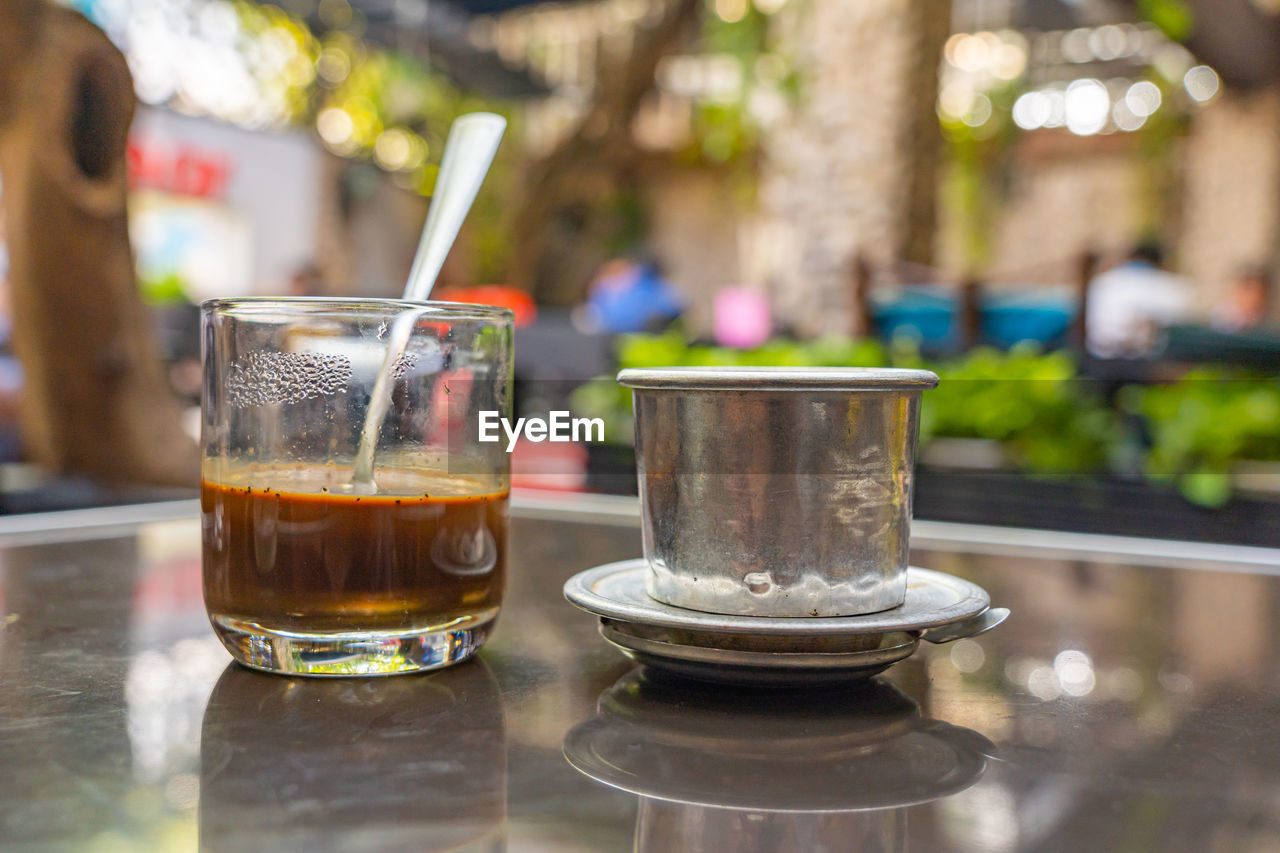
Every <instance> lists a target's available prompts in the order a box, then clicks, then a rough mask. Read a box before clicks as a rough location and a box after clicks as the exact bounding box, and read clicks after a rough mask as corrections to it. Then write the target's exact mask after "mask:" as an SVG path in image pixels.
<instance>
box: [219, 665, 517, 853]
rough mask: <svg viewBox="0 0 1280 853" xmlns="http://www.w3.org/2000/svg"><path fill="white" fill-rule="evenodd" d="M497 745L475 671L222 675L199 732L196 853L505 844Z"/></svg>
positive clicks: (498, 733)
mask: <svg viewBox="0 0 1280 853" xmlns="http://www.w3.org/2000/svg"><path fill="white" fill-rule="evenodd" d="M506 816H507V765H506V736H505V723H504V719H503V710H502V704H501V700H500V698H499V693H498V684H497V681H496V680H495V679H494V677H493V674H492V673H491V672H490V671H489V668H488V667H487V666H485V665H484V663H483V662H480V661H478V662H476V664H474V665H472V666H465V667H459V668H457V669H452V670H448V671H445V672H440V673H436V674H434V675H431V676H429V677H426V678H400V679H395V680H393V681H390V682H387V681H379V682H376V683H374V682H370V681H360V680H352V679H341V680H339V679H333V680H324V681H299V680H294V679H291V680H285V679H278V678H269V677H267V676H264V675H261V674H259V673H256V672H249V671H247V670H245V669H242V668H240V667H237V666H231V667H228V668H227V669H226V671H225V672H224V673H223V674H222V677H221V679H219V681H218V684H217V686H216V687H215V688H214V690H213V694H212V695H211V696H210V697H209V703H208V705H207V706H206V708H205V712H204V723H203V726H202V729H201V734H200V849H201V850H202V851H205V853H216V851H224V850H226V851H239V850H285V849H288V850H361V851H364V850H422V851H429V850H440V851H443V850H450V851H473V852H474V853H478V851H499V850H503V849H505V847H506Z"/></svg>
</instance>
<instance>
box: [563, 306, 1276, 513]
mask: <svg viewBox="0 0 1280 853" xmlns="http://www.w3.org/2000/svg"><path fill="white" fill-rule="evenodd" d="M618 355H619V363H620V366H622V367H667V366H733V365H742V366H768V365H775V366H831V367H840V366H845V367H850V366H857V367H885V366H893V367H926V368H930V369H932V370H934V371H935V372H937V374H938V376H939V377H940V378H941V380H942V381H941V383H940V384H939V385H938V388H937V389H936V390H934V391H930V392H929V393H928V394H926V395H925V396H924V405H923V407H922V410H921V427H920V437H921V442H922V443H926V442H928V441H930V440H932V439H934V438H944V437H946V438H976V439H986V440H990V441H995V442H998V443H999V444H1000V446H1001V447H1002V448H1003V450H1004V452H1005V454H1006V456H1007V458H1008V459H1009V461H1010V463H1011V464H1012V465H1013V466H1014V467H1015V468H1017V469H1018V470H1021V471H1025V472H1027V473H1030V474H1035V475H1043V476H1063V475H1080V474H1104V473H1106V472H1107V471H1108V470H1110V469H1112V468H1113V467H1119V463H1120V461H1121V460H1122V459H1123V457H1124V455H1125V453H1126V452H1127V451H1129V450H1131V449H1132V445H1133V444H1134V443H1135V436H1134V435H1133V434H1132V431H1131V430H1127V429H1126V427H1125V424H1124V423H1123V416H1124V414H1125V413H1126V412H1127V413H1128V414H1130V415H1133V416H1137V417H1138V418H1140V420H1141V422H1142V423H1144V424H1145V425H1146V427H1147V430H1148V431H1149V433H1150V436H1149V437H1150V447H1149V448H1147V449H1145V450H1144V451H1142V453H1141V456H1142V458H1141V467H1142V470H1143V472H1144V473H1145V475H1146V476H1147V477H1148V478H1149V479H1150V480H1151V481H1152V482H1156V483H1171V484H1174V485H1176V487H1177V488H1178V489H1179V490H1180V491H1181V493H1182V494H1183V495H1184V496H1185V497H1186V499H1187V500H1189V501H1191V502H1192V503H1195V504H1198V505H1201V506H1208V507H1214V506H1221V505H1222V504H1224V503H1226V502H1227V501H1228V500H1229V499H1230V497H1231V482H1232V481H1231V475H1232V472H1233V469H1234V468H1235V466H1236V465H1237V464H1238V463H1240V462H1242V461H1254V460H1256V461H1264V462H1266V461H1280V379H1276V378H1274V377H1273V378H1266V379H1259V378H1248V377H1240V376H1231V375H1228V374H1225V373H1222V372H1220V371H1212V370H1206V369H1202V370H1196V371H1192V372H1190V373H1188V374H1187V375H1186V376H1184V377H1183V378H1182V379H1180V380H1179V381H1177V382H1174V383H1171V384H1167V385H1152V386H1136V385H1135V386H1127V387H1125V388H1123V389H1121V393H1120V403H1121V410H1119V411H1117V410H1113V409H1111V408H1109V407H1107V406H1106V405H1105V403H1104V402H1103V400H1102V399H1101V398H1100V397H1099V396H1098V395H1097V394H1096V393H1094V392H1093V390H1092V389H1091V388H1090V387H1089V386H1088V384H1087V383H1085V382H1083V381H1082V380H1081V379H1080V377H1079V376H1078V375H1077V372H1076V367H1075V362H1074V360H1073V359H1072V357H1071V355H1070V354H1068V353H1066V352H1051V353H1041V352H1039V351H1038V350H1037V349H1036V348H1035V347H1033V346H1017V347H1014V348H1013V349H1011V350H1009V351H1008V352H1001V351H999V350H994V349H989V348H979V349H976V350H973V351H971V352H969V353H968V354H966V355H964V356H962V357H960V358H956V359H950V360H944V361H941V362H939V363H934V364H931V363H926V362H924V361H923V360H922V359H921V357H920V355H919V353H918V351H917V350H916V349H915V348H914V346H913V345H911V344H910V343H909V342H906V341H897V342H895V343H894V344H892V345H891V346H890V347H888V348H886V347H885V346H884V345H883V344H881V343H879V342H878V341H875V340H850V339H847V338H826V339H821V340H817V341H809V342H794V341H785V340H775V341H770V342H768V343H766V344H764V345H763V346H760V347H757V348H755V349H750V350H734V349H726V348H723V347H712V346H691V345H689V344H688V343H686V342H685V339H684V337H683V335H682V334H681V333H680V332H678V331H673V332H667V333H665V334H662V335H629V336H626V337H624V338H622V339H621V340H620V342H619V347H618ZM573 406H574V409H575V411H576V413H577V414H579V415H586V416H588V417H599V418H603V419H604V421H605V424H606V436H605V438H606V440H607V441H611V442H617V443H626V444H629V443H631V441H632V421H631V392H630V390H629V389H626V388H623V387H621V386H620V385H618V384H617V383H616V382H615V381H614V380H613V379H612V378H602V379H598V380H595V381H593V382H591V383H588V384H586V385H584V386H582V387H581V388H579V389H578V390H577V391H575V392H574V395H573Z"/></svg>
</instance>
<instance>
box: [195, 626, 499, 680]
mask: <svg viewBox="0 0 1280 853" xmlns="http://www.w3.org/2000/svg"><path fill="white" fill-rule="evenodd" d="M495 616H496V610H495V611H494V612H492V613H486V614H483V615H480V616H475V617H471V618H469V619H465V620H463V619H460V620H455V621H454V622H451V623H449V624H447V625H432V626H429V627H426V628H420V629H416V630H406V631H366V632H359V631H354V632H344V633H331V632H324V633H306V632H303V631H280V630H273V629H269V628H265V627H263V626H262V625H259V624H258V623H256V622H250V621H247V620H243V619H237V618H234V617H231V616H220V615H217V614H210V616H209V621H210V622H211V623H212V624H213V629H214V631H215V632H216V633H217V634H218V639H220V640H221V641H222V645H224V646H226V648H227V651H229V652H231V656H232V657H233V658H235V659H236V660H237V661H238V662H239V663H242V664H244V665H245V666H247V667H250V668H252V669H258V670H262V671H263V672H271V673H276V674H278V675H305V676H318V677H329V678H345V677H350V676H362V677H363V676H370V675H408V674H410V673H414V672H426V671H428V670H433V669H440V668H442V667H446V666H450V665H452V664H455V663H461V662H462V661H464V660H467V659H468V658H470V657H471V656H472V655H474V654H475V653H476V652H477V651H479V650H480V647H481V646H483V645H484V642H485V640H487V639H488V638H489V631H490V630H491V629H492V627H493V623H494V617H495Z"/></svg>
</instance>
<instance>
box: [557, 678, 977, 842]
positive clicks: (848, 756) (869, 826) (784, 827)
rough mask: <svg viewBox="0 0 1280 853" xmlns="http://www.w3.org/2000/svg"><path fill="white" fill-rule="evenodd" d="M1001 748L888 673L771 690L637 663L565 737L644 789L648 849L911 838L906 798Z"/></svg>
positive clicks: (593, 764)
mask: <svg viewBox="0 0 1280 853" xmlns="http://www.w3.org/2000/svg"><path fill="white" fill-rule="evenodd" d="M993 749H994V747H993V746H992V745H991V743H990V742H989V741H988V740H987V739H986V738H984V737H982V735H979V734H978V733H976V732H974V731H971V730H969V729H963V728H960V727H957V726H952V725H949V724H947V723H942V722H939V721H937V720H929V719H925V718H923V717H921V716H920V710H919V707H918V706H917V705H916V703H915V702H914V701H912V700H911V699H910V698H908V697H907V696H905V695H904V694H903V693H901V692H900V691H898V689H897V688H895V687H893V686H892V685H891V684H889V683H888V682H885V681H881V680H879V679H876V680H873V681H871V682H869V683H867V684H865V685H862V686H859V687H854V688H849V689H845V690H832V691H823V692H816V693H800V692H796V691H776V692H775V691H768V692H763V693H762V692H760V691H751V690H739V689H734V688H728V687H723V686H709V685H698V684H695V683H691V682H685V681H679V682H677V681H675V680H674V679H672V680H667V679H665V678H660V677H651V676H646V675H645V674H644V671H643V670H639V669H637V670H633V671H632V672H631V673H629V674H628V675H625V676H623V677H622V679H621V680H619V681H618V682H617V683H616V684H615V685H614V686H613V687H611V688H609V689H608V690H606V691H605V692H604V693H603V694H602V695H601V696H600V700H599V704H598V710H597V714H596V716H595V717H594V718H593V719H591V720H587V721H586V722H583V723H580V724H579V725H578V726H576V727H575V728H574V729H573V730H572V731H570V732H569V734H568V735H567V736H566V738H565V743H564V752H565V757H566V758H567V759H568V760H569V763H570V764H572V765H573V766H574V767H576V768H577V769H578V770H579V771H581V772H582V773H585V774H586V775H588V776H590V777H592V778H593V779H596V780H597V781H599V782H603V783H604V784H606V785H611V786H613V787H615V788H621V789H623V790H626V791H630V792H632V793H634V794H638V795H640V798H641V799H640V809H639V815H638V818H637V825H636V849H637V850H639V851H647V850H655V851H657V850H743V851H751V850H814V849H827V850H846V849H858V850H862V849H868V850H902V849H905V840H906V813H905V807H907V806H912V805H917V804H919V803H924V802H928V801H931V800H936V799H940V798H942V797H947V796H950V795H952V794H955V793H958V792H960V791H963V790H964V789H966V788H968V787H969V786H971V785H973V784H974V783H975V782H976V781H977V780H978V778H979V777H980V776H981V775H982V773H983V770H984V769H985V767H986V756H987V755H988V754H989V753H991V752H992V751H993Z"/></svg>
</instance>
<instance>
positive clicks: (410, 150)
mask: <svg viewBox="0 0 1280 853" xmlns="http://www.w3.org/2000/svg"><path fill="white" fill-rule="evenodd" d="M78 15H83V16H84V19H87V21H88V22H89V23H88V24H86V23H84V22H83V21H82V20H81V19H80V18H79V17H77V16H78ZM121 57H122V58H121ZM122 93H123V94H122ZM135 99H136V103H135ZM131 109H132V116H131V120H130V110H131ZM475 109H486V110H493V111H496V112H500V113H502V114H503V115H505V116H506V117H507V118H508V119H509V121H510V123H511V128H510V130H509V132H508V136H507V138H506V141H505V143H504V145H503V148H502V150H501V152H500V154H499V158H498V161H497V163H496V164H495V167H494V170H493V172H492V173H491V175H490V177H489V179H488V182H487V183H486V185H485V187H484V189H483V191H482V195H481V198H480V199H479V201H478V202H477V206H476V208H475V209H474V211H473V213H472V215H471V217H470V219H469V220H468V222H467V225H466V226H465V228H464V231H463V234H462V236H461V238H460V240H459V242H458V244H457V245H456V247H455V249H454V250H453V252H452V254H451V256H450V258H449V261H448V264H447V265H446V268H445V271H444V273H443V275H442V278H441V281H440V283H439V284H438V285H437V290H436V295H437V296H438V297H439V298H445V299H456V300H461V301H475V302H483V303H490V304H503V305H508V306H510V307H513V308H515V309H516V311H517V315H518V323H519V329H518V331H517V343H516V346H517V397H518V404H519V407H520V410H521V411H520V414H525V415H528V414H538V413H541V412H545V411H548V410H551V409H561V408H568V409H571V410H573V411H575V412H576V413H578V414H580V415H584V416H590V417H602V418H604V419H605V421H606V439H607V441H606V443H604V444H592V445H584V446H568V445H560V444H555V445H553V444H538V445H532V444H530V445H525V446H521V447H520V448H518V450H517V454H516V458H515V470H516V478H515V482H516V485H517V486H519V487H532V488H541V489H567V490H594V491H620V492H626V491H631V490H634V488H635V481H634V474H633V465H634V463H633V460H632V456H631V452H630V447H629V442H630V421H629V400H628V395H627V393H625V392H623V391H621V390H620V389H618V388H617V386H616V385H615V384H614V383H613V382H612V380H611V379H607V380H599V379H597V377H601V376H604V377H610V376H612V374H613V373H614V371H616V369H617V368H618V367H620V366H621V367H628V366H647V365H668V364H761V365H763V364H781V365H867V366H875V365H898V366H926V367H929V368H931V369H934V370H936V371H937V372H938V373H939V374H940V375H941V376H942V378H943V382H942V385H941V386H940V388H939V389H938V390H937V391H936V392H931V393H930V394H929V395H926V411H925V416H924V424H923V434H922V449H921V462H920V464H921V474H920V484H919V487H918V499H917V515H918V516H921V517H929V518H941V519H951V520H963V521H978V522H985V523H1000V524H1019V525H1026V526H1038V527H1054V528H1060V529H1075V530H1098V531H1107V532H1119V533H1129V534H1140V535H1157V536H1160V535H1163V536H1178V537H1190V538H1202V539H1211V540H1219V541H1234V542H1246V543H1254V544H1272V545H1274V544H1278V543H1280V513H1278V512H1276V511H1275V510H1276V509H1277V501H1280V379H1278V378H1277V376H1278V374H1280V326H1278V325H1277V320H1278V319H1280V306H1277V304H1276V303H1277V299H1276V298H1274V293H1273V290H1274V288H1273V279H1274V277H1275V274H1276V272H1277V262H1278V261H1280V257H1278V252H1277V246H1278V242H1277V238H1278V237H1280V3H1277V2H1274V0H1214V2H1210V0H952V2H949V3H948V2H944V1H943V0H859V2H856V3H851V2H847V0H580V2H555V3H547V2H527V0H289V2H285V3H282V4H279V5H273V4H269V3H264V2H263V3H259V2H249V0H77V2H74V3H73V4H72V8H71V9H68V8H67V7H63V6H54V5H51V4H47V3H45V2H43V0H42V2H36V0H0V281H2V282H4V284H3V289H2V290H0V315H2V316H0V456H2V458H3V460H4V465H3V466H2V467H0V510H3V511H5V512H22V511H31V510H35V509H51V508H64V507H70V506H85V505H92V504H103V503H123V502H134V501H137V500H147V499H153V498H163V497H173V496H180V495H186V494H188V493H189V492H188V491H187V487H189V485H190V484H191V483H192V482H193V481H192V480H189V479H185V478H187V476H188V474H187V473H186V472H190V471H194V469H193V468H190V467H189V465H188V459H191V460H193V459H194V456H193V455H192V454H193V453H194V445H193V444H192V443H191V438H190V435H191V433H192V431H193V430H194V429H195V428H196V425H197V422H198V418H197V416H196V414H195V410H194V407H195V406H196V405H197V404H198V395H199V384H200V378H201V373H200V367H199V331H198V312H197V309H196V308H195V305H196V304H197V303H198V302H199V301H200V300H202V299H206V298H209V297H213V296H226V295H245V294H291V295H353V296H396V295H398V294H399V293H400V292H401V290H402V288H403V284H404V280H405V277H406V274H407V272H408V269H409V264H410V262H411V259H412V253H413V249H414V246H415V243H416V240H417V236H418V233H419V231H420V229H421V225H422V222H423V220H424V218H425V215H426V210H427V207H428V205H429V202H430V196H431V192H432V188H433V183H434V178H435V173H436V168H437V164H438V162H439V157H440V153H441V148H442V145H443V140H444V137H445V135H446V134H447V131H448V127H449V124H450V122H451V120H452V119H453V118H454V117H455V116H457V115H459V114H461V113H463V112H467V111H470V110H475ZM126 226H127V230H126ZM125 241H127V242H125ZM69 315H77V316H82V317H88V318H90V319H91V320H92V322H85V323H83V324H82V325H81V326H76V325H75V324H74V323H71V324H70V325H69V324H68V321H67V320H66V317H67V316H69ZM94 318H96V320H95V319H94ZM157 358H158V359H159V361H160V362H161V364H162V367H163V370H162V372H156V371H153V370H152V368H151V367H149V366H148V365H149V364H151V363H152V362H153V361H155V360H156V359H157ZM86 370H88V371H89V372H90V373H92V375H94V376H99V377H101V376H102V375H107V376H109V377H117V376H124V377H126V379H123V380H121V382H122V383H123V384H122V385H121V386H120V387H122V388H125V389H126V390H127V391H128V393H125V392H123V391H122V392H119V393H117V392H116V391H113V390H111V389H112V387H113V386H112V385H111V384H110V383H105V384H104V383H103V382H101V381H99V382H88V383H83V387H80V386H77V385H76V383H75V382H69V381H68V376H69V375H72V374H75V373H77V372H84V371H86ZM104 371H105V373H104ZM129 377H132V378H129ZM112 381H115V380H114V379H113V380H112ZM98 413H104V414H98ZM178 426H181V429H177V427H178ZM139 435H140V436H143V437H144V438H143V439H142V440H139V441H137V442H136V443H137V445H138V449H137V450H135V451H133V453H134V457H133V458H135V459H143V460H147V461H149V462H151V461H156V460H159V459H161V457H164V459H165V460H166V461H165V464H159V463H158V462H157V464H155V465H151V466H148V465H141V464H139V463H137V462H130V461H129V460H130V458H131V457H130V455H129V453H128V452H124V451H120V450H118V449H119V448H121V447H124V446H126V445H128V444H129V442H130V441H132V440H133V439H130V438H129V436H139ZM157 436H161V437H160V438H157ZM95 441H100V442H102V443H101V444H98V445H95ZM108 442H110V443H108ZM170 462H171V463H172V464H170ZM192 476H193V475H192ZM133 481H138V482H133ZM142 481H145V482H142Z"/></svg>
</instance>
